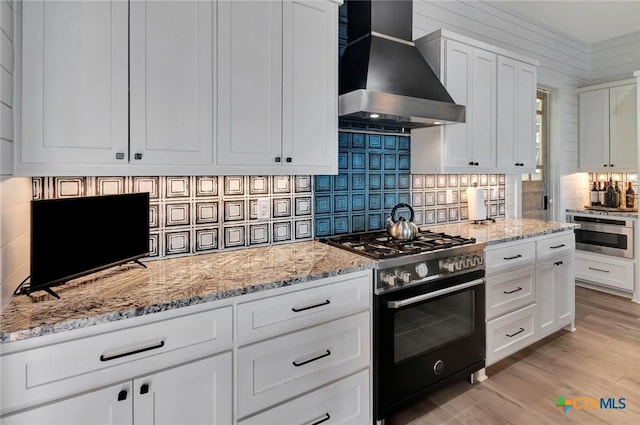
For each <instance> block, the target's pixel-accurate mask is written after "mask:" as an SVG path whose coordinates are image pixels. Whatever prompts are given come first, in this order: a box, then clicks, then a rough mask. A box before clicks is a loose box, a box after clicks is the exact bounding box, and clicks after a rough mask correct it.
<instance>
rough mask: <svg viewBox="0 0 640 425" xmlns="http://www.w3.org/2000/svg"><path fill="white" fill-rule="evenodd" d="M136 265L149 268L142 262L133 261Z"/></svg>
mask: <svg viewBox="0 0 640 425" xmlns="http://www.w3.org/2000/svg"><path fill="white" fill-rule="evenodd" d="M133 262H134V263H136V264H140V265H141V266H142V267H144V268H145V269H146V268H147V266H146V265H145V264H144V263H143V262H142V261H140V260H133Z"/></svg>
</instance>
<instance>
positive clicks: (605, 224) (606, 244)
mask: <svg viewBox="0 0 640 425" xmlns="http://www.w3.org/2000/svg"><path fill="white" fill-rule="evenodd" d="M573 219H574V222H576V223H580V228H579V229H575V230H574V232H575V235H576V249H579V250H582V251H590V252H598V253H600V254H606V255H613V256H616V257H624V258H633V227H631V226H626V225H625V223H626V222H625V221H623V220H613V219H602V218H598V219H594V218H591V217H574V218H573ZM591 220H594V221H591ZM595 220H597V221H595Z"/></svg>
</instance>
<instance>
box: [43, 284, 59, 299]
mask: <svg viewBox="0 0 640 425" xmlns="http://www.w3.org/2000/svg"><path fill="white" fill-rule="evenodd" d="M42 290H43V291H44V292H46V293H47V294H49V295H51V296H52V297H56V298H57V299H60V295H58V294H56V293H55V292H54V290H53V289H51V288H49V287H47V288H42Z"/></svg>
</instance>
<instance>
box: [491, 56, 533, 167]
mask: <svg viewBox="0 0 640 425" xmlns="http://www.w3.org/2000/svg"><path fill="white" fill-rule="evenodd" d="M536 74H537V69H536V67H535V66H532V65H530V64H527V63H524V62H519V61H516V60H514V59H511V58H507V57H504V56H498V101H497V107H498V112H497V115H498V120H497V122H498V133H497V142H496V146H497V148H496V153H497V167H498V168H499V169H500V170H503V171H513V172H527V171H529V172H530V171H534V170H535V168H536V140H535V134H536V129H535V125H536V121H535V119H536V94H535V93H536Z"/></svg>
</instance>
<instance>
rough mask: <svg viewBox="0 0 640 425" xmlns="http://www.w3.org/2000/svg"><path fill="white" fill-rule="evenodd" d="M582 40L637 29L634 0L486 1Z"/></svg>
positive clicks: (639, 14) (638, 9)
mask: <svg viewBox="0 0 640 425" xmlns="http://www.w3.org/2000/svg"><path fill="white" fill-rule="evenodd" d="M487 3H492V4H496V5H499V6H500V7H503V8H506V9H508V10H512V11H515V12H517V13H519V14H522V15H524V16H526V17H528V18H529V19H531V20H534V21H536V22H539V23H542V24H544V25H546V26H549V27H551V28H554V29H556V30H558V31H561V32H563V33H565V34H568V35H570V36H572V37H574V38H577V39H578V40H582V41H584V42H585V43H589V44H591V43H595V42H597V41H602V40H606V39H609V38H613V37H618V36H620V35H625V34H628V33H631V32H635V31H640V1H638V0H625V1H620V0H599V1H594V0H589V1H585V0H570V1H546V0H536V1H520V0H511V1H487Z"/></svg>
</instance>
